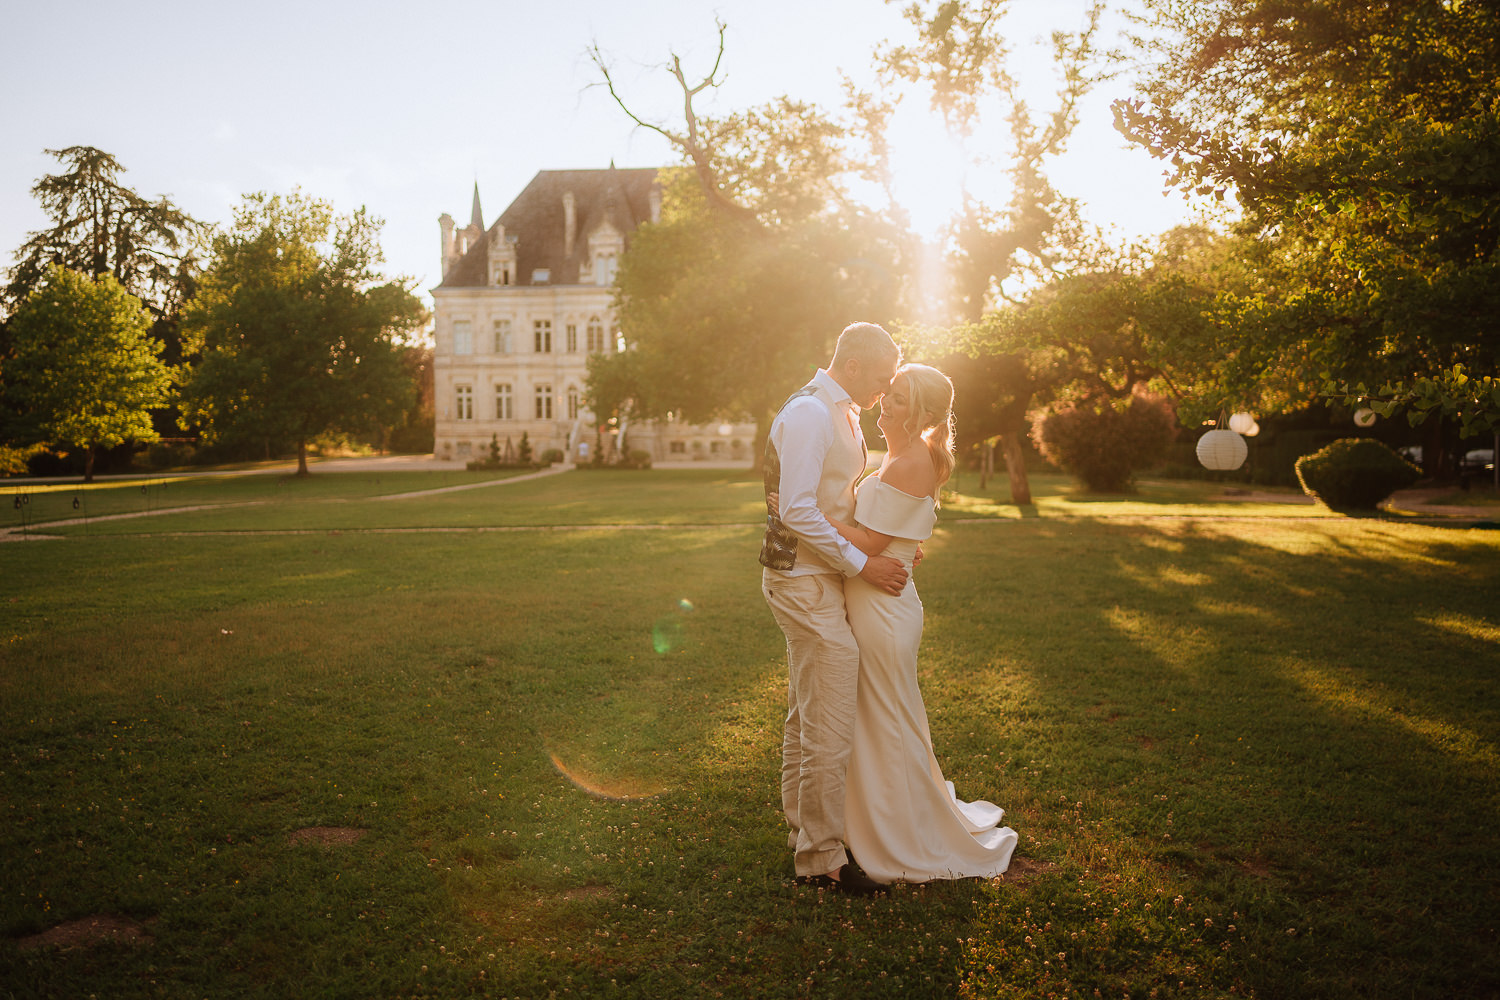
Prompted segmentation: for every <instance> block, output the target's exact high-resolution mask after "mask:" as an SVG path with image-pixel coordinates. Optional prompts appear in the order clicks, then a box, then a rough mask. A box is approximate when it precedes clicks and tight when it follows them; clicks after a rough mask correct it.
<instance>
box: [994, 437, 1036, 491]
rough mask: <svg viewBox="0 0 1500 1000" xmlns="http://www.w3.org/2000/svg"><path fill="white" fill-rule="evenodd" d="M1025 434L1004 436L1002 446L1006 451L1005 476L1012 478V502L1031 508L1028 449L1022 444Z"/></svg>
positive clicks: (1001, 438) (1001, 440) (1001, 439)
mask: <svg viewBox="0 0 1500 1000" xmlns="http://www.w3.org/2000/svg"><path fill="white" fill-rule="evenodd" d="M1024 439H1025V432H1024V431H1022V432H1021V433H1014V432H1012V433H1010V434H1003V435H1001V437H1000V443H1001V446H1002V447H1003V448H1004V449H1005V474H1006V475H1007V476H1008V477H1009V478H1010V502H1011V503H1013V504H1015V505H1016V506H1017V507H1029V506H1031V481H1030V480H1029V479H1027V478H1026V449H1025V448H1024V447H1023V446H1022V444H1021V442H1022V441H1023V440H1024Z"/></svg>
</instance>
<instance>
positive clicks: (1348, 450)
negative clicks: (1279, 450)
mask: <svg viewBox="0 0 1500 1000" xmlns="http://www.w3.org/2000/svg"><path fill="white" fill-rule="evenodd" d="M1421 477H1422V473H1421V471H1420V470H1419V469H1418V468H1417V467H1416V466H1415V465H1412V464H1411V463H1410V462H1408V461H1407V460H1406V459H1404V458H1402V457H1401V456H1400V455H1398V454H1396V453H1395V452H1394V451H1392V450H1391V449H1389V448H1387V447H1386V446H1385V445H1383V444H1381V443H1380V442H1379V441H1375V440H1372V439H1371V438H1340V439H1339V440H1337V441H1335V442H1333V443H1332V444H1330V445H1328V447H1326V448H1324V449H1323V450H1322V451H1315V452H1313V453H1312V454H1311V455H1303V456H1302V457H1301V458H1299V459H1297V481H1298V482H1300V483H1301V484H1302V489H1303V491H1304V492H1305V493H1307V495H1308V496H1310V497H1314V498H1315V499H1317V500H1320V501H1322V503H1323V504H1324V505H1325V506H1327V507H1329V508H1330V509H1332V510H1339V511H1347V510H1374V509H1375V507H1376V505H1378V504H1379V503H1380V501H1382V500H1384V499H1385V498H1386V497H1388V496H1390V495H1391V494H1392V493H1394V492H1396V491H1397V490H1402V489H1405V488H1406V487H1408V486H1410V485H1412V484H1413V483H1415V482H1416V481H1417V480H1418V479H1420V478H1421Z"/></svg>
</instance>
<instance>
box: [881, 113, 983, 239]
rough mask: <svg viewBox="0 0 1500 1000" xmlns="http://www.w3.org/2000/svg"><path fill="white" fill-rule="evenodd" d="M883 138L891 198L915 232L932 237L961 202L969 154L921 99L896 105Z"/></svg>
mask: <svg viewBox="0 0 1500 1000" xmlns="http://www.w3.org/2000/svg"><path fill="white" fill-rule="evenodd" d="M888 138H889V140H890V149H891V152H890V171H891V188H892V191H893V193H894V195H895V198H896V202H897V204H899V205H900V206H901V207H902V208H904V209H906V211H907V212H909V213H910V214H911V224H912V227H913V228H914V229H915V230H916V231H917V233H918V234H920V235H922V236H924V237H932V236H934V235H936V234H937V232H938V231H939V230H941V229H942V228H943V226H945V225H947V224H948V222H949V221H951V220H952V219H953V218H954V217H955V216H956V215H957V214H958V212H959V209H960V208H962V207H963V195H964V188H965V185H966V184H967V180H968V168H969V157H968V154H967V153H966V152H965V150H964V146H963V143H962V142H960V141H959V140H958V138H957V137H956V136H954V135H953V134H952V133H950V132H949V131H948V129H947V127H946V126H945V125H944V124H943V120H942V118H941V116H939V115H938V114H936V113H935V112H933V111H931V110H930V109H929V108H927V107H926V106H925V105H923V104H921V103H909V102H903V103H902V104H901V106H900V107H899V108H897V109H896V113H895V114H894V115H892V116H891V122H890V130H889V132H888Z"/></svg>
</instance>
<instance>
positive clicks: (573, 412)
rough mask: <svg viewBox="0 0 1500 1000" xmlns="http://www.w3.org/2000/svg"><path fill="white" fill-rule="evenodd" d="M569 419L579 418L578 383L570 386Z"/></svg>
mask: <svg viewBox="0 0 1500 1000" xmlns="http://www.w3.org/2000/svg"><path fill="white" fill-rule="evenodd" d="M568 419H569V420H577V419H578V387H577V386H576V385H570V386H568Z"/></svg>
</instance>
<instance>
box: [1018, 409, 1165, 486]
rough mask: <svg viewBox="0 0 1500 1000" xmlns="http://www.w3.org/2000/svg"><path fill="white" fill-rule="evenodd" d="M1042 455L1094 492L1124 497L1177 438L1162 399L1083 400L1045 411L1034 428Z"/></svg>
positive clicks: (1163, 456) (1161, 457) (1160, 458)
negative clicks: (1140, 473) (1141, 472)
mask: <svg viewBox="0 0 1500 1000" xmlns="http://www.w3.org/2000/svg"><path fill="white" fill-rule="evenodd" d="M1033 433H1034V436H1035V438H1036V443H1037V448H1038V449H1039V450H1040V451H1041V453H1042V457H1044V458H1045V459H1047V461H1049V462H1051V463H1052V464H1053V465H1056V466H1057V467H1058V468H1060V469H1062V470H1063V471H1065V472H1068V473H1070V474H1072V475H1074V476H1077V477H1078V479H1079V480H1080V481H1081V482H1082V483H1083V485H1084V486H1085V487H1086V488H1087V489H1088V490H1089V491H1090V492H1093V493H1125V492H1128V491H1129V489H1130V479H1131V477H1132V476H1133V475H1135V473H1136V472H1137V471H1139V470H1141V469H1149V468H1151V467H1152V466H1155V465H1158V464H1160V463H1161V461H1162V460H1163V459H1164V458H1165V457H1166V454H1167V446H1168V445H1170V444H1171V443H1172V438H1173V437H1175V436H1176V433H1177V431H1176V421H1175V420H1174V419H1173V416H1172V410H1171V408H1170V407H1168V406H1167V404H1166V401H1165V400H1163V399H1160V398H1159V397H1155V396H1146V395H1142V394H1136V395H1133V396H1131V397H1130V399H1129V400H1127V401H1126V402H1125V403H1124V404H1123V405H1119V404H1116V403H1114V402H1113V401H1111V400H1084V401H1082V402H1079V403H1070V404H1066V405H1064V406H1060V407H1058V408H1057V409H1054V410H1049V411H1048V412H1046V413H1045V414H1043V415H1042V416H1041V418H1040V419H1038V420H1037V421H1036V424H1035V426H1034V427H1033Z"/></svg>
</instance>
